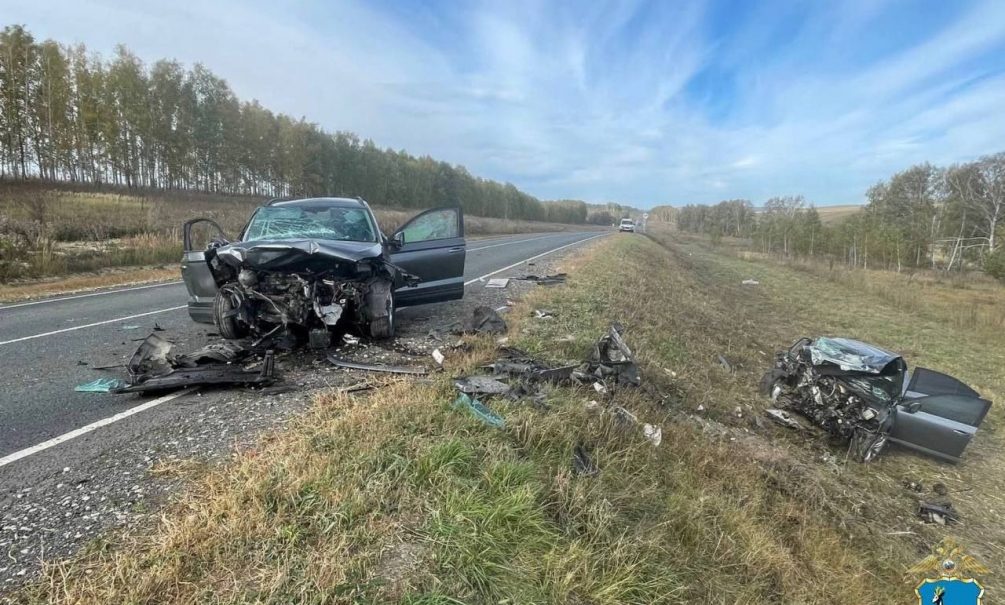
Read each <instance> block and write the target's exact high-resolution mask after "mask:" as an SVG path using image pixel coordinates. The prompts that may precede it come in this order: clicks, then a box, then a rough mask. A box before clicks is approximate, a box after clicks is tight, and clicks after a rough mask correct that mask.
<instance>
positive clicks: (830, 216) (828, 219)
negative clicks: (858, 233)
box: [817, 204, 863, 223]
mask: <svg viewBox="0 0 1005 605" xmlns="http://www.w3.org/2000/svg"><path fill="white" fill-rule="evenodd" d="M862 208H863V206H860V205H858V204H845V205H842V206H818V207H817V214H819V215H820V220H821V221H823V222H824V223H836V222H838V221H840V220H843V219H846V218H848V217H849V216H852V215H854V214H857V213H859V212H861V211H862Z"/></svg>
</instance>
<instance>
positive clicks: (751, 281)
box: [740, 279, 761, 286]
mask: <svg viewBox="0 0 1005 605" xmlns="http://www.w3.org/2000/svg"><path fill="white" fill-rule="evenodd" d="M740 283H741V284H742V285H744V286H759V285H761V282H759V281H757V280H756V279H745V280H743V281H742V282H740Z"/></svg>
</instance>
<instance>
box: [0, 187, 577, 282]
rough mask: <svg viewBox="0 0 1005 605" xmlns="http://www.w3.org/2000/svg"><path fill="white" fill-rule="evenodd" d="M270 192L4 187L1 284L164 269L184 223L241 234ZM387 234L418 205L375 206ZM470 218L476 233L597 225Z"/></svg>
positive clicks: (468, 226)
mask: <svg viewBox="0 0 1005 605" xmlns="http://www.w3.org/2000/svg"><path fill="white" fill-rule="evenodd" d="M263 201H265V198H260V197H252V196H228V195H211V194H205V193H198V192H192V193H188V192H169V193H168V192H166V193H153V194H146V195H134V194H121V193H106V192H100V191H94V190H92V191H73V190H70V189H66V188H49V187H41V186H38V185H35V184H7V185H3V186H0V284H8V283H11V282H13V281H24V280H38V279H42V278H50V277H58V276H66V275H71V274H80V273H88V272H95V271H103V270H105V269H109V268H115V267H156V266H158V265H163V264H175V263H177V262H178V260H179V259H180V257H181V224H182V223H183V222H184V221H186V220H188V219H190V218H195V217H199V216H204V217H208V218H212V219H214V220H216V221H217V222H218V223H220V225H221V226H222V227H223V228H224V230H225V231H226V232H227V233H228V234H229V235H231V236H232V235H234V234H236V233H238V232H239V231H240V230H241V229H242V227H243V226H244V224H245V222H246V221H247V220H248V217H249V216H250V215H251V212H252V211H253V210H254V209H255V208H257V207H258V206H260V205H261V204H262V202H263ZM374 211H375V213H376V215H377V220H378V221H379V222H380V225H381V228H382V229H384V231H385V232H390V231H392V230H393V229H394V228H396V227H397V226H399V225H401V224H402V223H403V222H404V221H406V220H407V219H408V218H409V217H411V216H412V215H414V214H417V212H418V211H414V210H407V211H406V210H394V209H388V208H375V209H374ZM595 228H596V227H591V226H587V225H568V224H559V223H545V222H533V221H518V220H507V219H498V218H483V217H476V216H468V217H465V231H466V233H467V234H468V235H495V234H499V235H502V234H509V233H535V232H545V231H568V230H587V229H595Z"/></svg>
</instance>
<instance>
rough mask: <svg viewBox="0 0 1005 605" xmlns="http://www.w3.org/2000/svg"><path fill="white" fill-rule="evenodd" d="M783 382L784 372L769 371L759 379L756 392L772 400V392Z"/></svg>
mask: <svg viewBox="0 0 1005 605" xmlns="http://www.w3.org/2000/svg"><path fill="white" fill-rule="evenodd" d="M784 381H785V372H783V371H781V370H778V369H774V370H769V371H768V372H766V373H765V374H764V376H762V377H761V384H760V386H759V388H758V390H759V391H760V392H761V395H764V396H765V397H769V398H771V399H774V397H773V395H774V393H773V391H774V390H775V386H776V385H778V384H779V383H782V382H784Z"/></svg>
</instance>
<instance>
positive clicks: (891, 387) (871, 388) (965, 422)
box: [761, 337, 991, 462]
mask: <svg viewBox="0 0 1005 605" xmlns="http://www.w3.org/2000/svg"><path fill="white" fill-rule="evenodd" d="M761 390H762V392H763V393H764V394H765V395H768V396H770V397H771V398H772V399H773V400H775V401H776V402H778V403H779V405H780V406H782V407H785V408H788V409H790V410H792V411H795V412H797V413H799V414H801V415H802V416H805V417H806V418H808V419H809V420H811V421H812V422H813V423H814V424H816V425H817V426H820V427H821V428H823V429H825V430H826V431H827V432H829V433H830V434H832V435H834V436H835V437H838V438H841V439H844V440H847V441H848V442H849V448H850V449H851V451H852V453H853V454H854V455H855V457H856V458H857V459H859V460H861V461H862V462H868V461H870V460H872V459H874V458H875V457H876V456H877V455H878V454H879V453H880V452H881V451H882V450H883V448H884V446H885V445H886V444H887V442H893V443H897V444H900V445H903V446H905V447H908V448H911V449H914V450H918V451H920V452H924V453H926V454H929V455H932V456H936V457H938V458H942V459H944V460H948V461H951V462H959V460H960V458H961V457H962V456H963V450H964V449H966V447H967V444H969V443H970V441H971V440H972V439H973V438H974V434H976V433H977V427H979V426H980V424H981V422H982V421H983V420H984V417H985V416H986V415H987V413H988V410H989V409H990V407H991V402H990V401H987V400H986V399H982V398H981V396H980V394H979V393H978V392H977V391H975V390H974V389H972V388H970V387H969V386H967V385H966V384H964V383H963V382H961V381H959V380H957V379H956V378H953V377H952V376H948V375H946V374H942V373H941V372H936V371H934V370H929V369H927V368H916V369H914V370H913V371H911V370H909V369H908V367H907V363H906V362H905V361H904V358H903V357H901V356H900V355H898V354H896V353H892V352H890V351H887V350H885V349H881V348H879V347H877V346H874V345H871V344H868V343H864V342H861V341H858V340H852V339H849V338H826V337H820V338H816V339H809V338H803V339H800V340H799V341H797V342H796V343H795V344H793V345H792V346H791V347H790V348H788V349H786V350H783V351H779V352H778V353H777V354H776V357H775V367H774V368H773V369H772V370H770V371H769V372H768V373H767V374H765V375H764V378H763V379H762V381H761Z"/></svg>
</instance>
